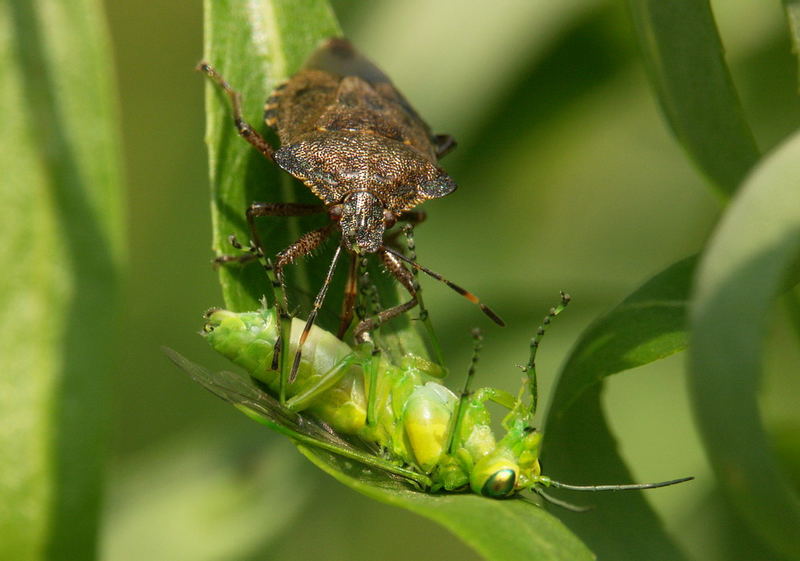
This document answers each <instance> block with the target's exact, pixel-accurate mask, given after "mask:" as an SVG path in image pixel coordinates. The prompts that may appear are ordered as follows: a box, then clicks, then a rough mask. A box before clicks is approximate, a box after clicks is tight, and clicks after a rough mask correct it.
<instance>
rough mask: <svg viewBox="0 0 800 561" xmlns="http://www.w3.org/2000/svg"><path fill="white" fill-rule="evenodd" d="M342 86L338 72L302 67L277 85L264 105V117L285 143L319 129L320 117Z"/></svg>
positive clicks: (333, 101)
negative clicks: (336, 73) (335, 74)
mask: <svg viewBox="0 0 800 561" xmlns="http://www.w3.org/2000/svg"><path fill="white" fill-rule="evenodd" d="M338 87H339V78H338V77H337V76H333V75H331V74H330V73H327V72H322V71H319V70H302V71H300V72H298V73H297V74H295V75H294V76H292V77H291V78H290V79H289V80H288V81H287V82H284V83H283V84H281V85H280V86H278V87H277V88H275V91H274V92H273V93H272V95H271V96H270V97H269V98H268V99H267V103H266V106H265V107H264V120H265V121H266V123H267V125H269V126H270V127H272V128H273V129H274V130H275V132H276V133H277V135H278V138H279V139H280V141H281V146H287V145H290V144H294V143H295V142H298V141H299V140H300V139H301V138H303V137H304V136H305V135H307V134H309V133H313V132H316V131H317V130H318V123H319V120H320V117H321V116H322V114H323V113H325V111H327V109H328V107H330V105H331V104H333V103H335V102H336V90H337V89H338Z"/></svg>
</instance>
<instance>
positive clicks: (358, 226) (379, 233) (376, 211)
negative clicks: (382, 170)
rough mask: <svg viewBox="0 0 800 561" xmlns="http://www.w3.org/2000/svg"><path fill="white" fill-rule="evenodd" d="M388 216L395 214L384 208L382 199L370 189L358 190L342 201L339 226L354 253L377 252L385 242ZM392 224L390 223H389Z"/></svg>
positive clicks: (391, 216)
mask: <svg viewBox="0 0 800 561" xmlns="http://www.w3.org/2000/svg"><path fill="white" fill-rule="evenodd" d="M387 217H390V219H391V221H392V222H393V221H394V215H392V214H391V213H388V212H387V211H385V210H384V208H383V204H382V203H381V201H380V199H379V198H378V197H376V196H375V195H373V194H372V193H369V192H368V191H356V192H355V193H352V194H350V195H348V196H347V197H346V198H345V200H344V202H343V203H342V210H341V218H340V220H339V226H340V227H341V229H342V238H343V239H344V243H345V244H346V245H347V247H348V249H350V251H352V252H353V253H357V254H362V253H375V252H376V251H378V248H380V246H381V244H382V243H383V232H384V230H385V229H386V226H387ZM389 225H390V224H389Z"/></svg>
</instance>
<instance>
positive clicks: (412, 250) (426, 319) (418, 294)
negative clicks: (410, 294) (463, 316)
mask: <svg viewBox="0 0 800 561" xmlns="http://www.w3.org/2000/svg"><path fill="white" fill-rule="evenodd" d="M403 233H404V234H405V236H406V247H407V248H408V258H409V259H411V260H412V261H416V260H417V245H416V243H415V242H414V225H413V224H406V225H405V226H403ZM411 274H412V275H413V283H414V297H415V298H416V299H417V305H418V306H419V319H420V321H422V324H423V325H424V326H425V331H426V332H427V333H428V338H429V339H430V343H431V347H432V349H433V354H434V359H435V360H436V362H437V363H439V364H444V355H443V354H442V346H441V344H440V343H439V337H438V336H437V335H436V331H434V329H433V323H432V322H431V317H430V314H428V309H427V308H426V307H425V302H424V301H423V300H422V286H421V285H420V284H419V278H418V277H419V270H418V269H417V268H412V271H411Z"/></svg>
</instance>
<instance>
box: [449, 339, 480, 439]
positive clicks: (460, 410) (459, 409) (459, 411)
mask: <svg viewBox="0 0 800 561" xmlns="http://www.w3.org/2000/svg"><path fill="white" fill-rule="evenodd" d="M472 339H473V347H472V359H470V361H469V369H468V370H467V377H466V378H465V379H464V389H462V390H461V397H460V398H459V400H458V404H457V405H456V410H455V412H454V414H453V419H455V421H454V422H453V428H452V430H451V432H450V438H449V440H448V443H447V448H446V449H447V450H448V451H449V452H450V453H451V454H452V453H454V452H455V448H456V444H457V435H458V433H459V431H460V430H461V422H462V420H463V418H464V412H465V409H464V402H465V401H466V400H467V398H468V397H469V394H470V390H469V388H470V385H472V379H473V378H474V377H475V370H476V367H477V365H478V357H479V356H480V353H481V348H482V347H483V335H482V334H481V330H480V329H478V328H475V329H473V330H472Z"/></svg>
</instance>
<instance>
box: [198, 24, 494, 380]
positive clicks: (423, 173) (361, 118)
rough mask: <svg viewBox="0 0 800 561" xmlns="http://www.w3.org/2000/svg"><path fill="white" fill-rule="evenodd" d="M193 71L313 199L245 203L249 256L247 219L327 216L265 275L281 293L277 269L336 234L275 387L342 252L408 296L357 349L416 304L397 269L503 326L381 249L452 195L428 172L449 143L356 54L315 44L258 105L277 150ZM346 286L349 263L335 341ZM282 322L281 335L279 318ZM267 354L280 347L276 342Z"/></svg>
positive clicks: (209, 71)
mask: <svg viewBox="0 0 800 561" xmlns="http://www.w3.org/2000/svg"><path fill="white" fill-rule="evenodd" d="M198 68H199V69H200V70H201V71H202V72H204V73H205V74H206V75H207V76H208V77H209V78H210V79H211V80H213V81H214V83H216V84H217V85H218V86H219V87H221V88H222V89H223V90H224V91H225V93H226V94H227V95H228V97H229V98H230V101H231V105H232V107H233V118H234V122H235V124H236V128H237V130H238V132H239V134H240V135H241V136H242V137H243V138H244V139H245V140H247V141H248V142H249V143H250V144H252V145H253V146H254V147H255V148H256V149H257V150H258V151H259V152H261V153H262V154H263V155H264V156H265V157H267V158H268V159H270V160H272V161H273V162H275V164H277V165H278V166H279V167H280V168H281V169H283V170H285V171H286V172H288V173H289V174H291V175H292V176H294V177H296V178H297V179H299V180H301V181H302V182H303V183H304V184H305V185H306V186H308V187H309V189H311V191H312V192H313V193H314V194H315V195H316V196H317V197H319V199H320V200H321V201H322V204H319V205H307V204H297V203H266V202H254V203H252V204H251V205H250V207H249V208H248V209H247V221H248V224H249V227H250V230H251V235H252V243H253V247H254V249H255V251H256V252H260V253H262V254H263V247H262V245H261V242H260V241H259V237H258V233H257V231H256V228H255V218H256V217H259V216H303V215H310V214H317V213H320V214H321V213H327V215H328V216H329V218H330V223H329V224H328V225H326V226H324V227H322V228H320V229H317V230H313V231H311V232H307V233H305V234H303V235H302V236H301V237H300V238H299V239H298V240H297V241H296V242H294V243H293V244H291V245H290V246H289V247H287V248H286V249H284V250H283V251H281V252H279V253H278V254H277V256H276V258H275V261H274V265H273V269H274V275H272V277H273V279H274V281H275V282H276V283H278V284H279V286H280V288H281V289H283V288H284V276H283V267H284V266H285V265H286V264H288V263H291V262H292V261H294V260H295V259H297V258H299V257H302V256H305V255H307V254H309V253H310V252H312V251H313V250H314V249H316V248H317V247H319V246H320V244H321V243H322V242H323V241H324V240H325V239H327V238H328V237H329V236H330V235H331V234H332V233H334V232H335V231H337V230H339V231H341V234H342V237H341V242H340V243H339V245H338V246H337V247H336V250H335V253H334V256H333V259H332V261H331V264H330V266H329V268H328V274H327V276H326V279H325V281H324V283H323V285H322V287H321V288H320V290H319V293H318V294H317V297H316V298H315V301H314V305H313V308H312V310H311V312H310V313H309V316H308V319H307V322H306V326H305V329H304V330H303V332H302V334H301V336H300V340H299V343H298V345H297V351H296V353H295V357H294V362H293V364H292V368H291V372H290V373H289V374H288V377H287V376H286V371H287V368H286V366H288V364H287V363H285V362H282V363H281V365H282V366H281V372H282V374H283V376H282V377H283V378H284V384H283V385H284V386H285V384H286V383H287V382H291V381H292V380H293V379H294V377H295V375H296V373H297V368H298V366H299V364H300V357H301V353H302V347H303V344H304V343H305V341H306V339H307V337H308V334H309V332H310V330H311V326H312V325H313V323H314V321H315V318H316V315H317V313H318V311H319V308H320V306H321V305H322V302H323V300H324V297H325V293H326V291H327V289H328V286H329V284H330V279H331V278H332V276H333V272H334V269H335V267H336V263H337V261H338V259H339V257H340V256H341V254H342V250H345V251H347V252H349V253H351V254H352V256H353V259H352V262H353V263H355V261H356V260H357V258H358V257H359V256H363V255H366V254H369V253H376V254H377V255H378V256H379V257H380V259H381V261H382V262H383V264H384V266H385V267H386V269H387V270H388V271H389V272H390V273H391V274H392V275H393V276H394V277H395V278H396V279H397V280H398V281H399V282H400V284H402V285H403V286H404V287H405V288H406V290H408V292H409V293H410V295H411V299H410V300H409V301H408V302H405V303H402V304H399V305H397V306H394V307H392V308H389V309H386V310H383V311H380V312H378V313H376V314H375V315H374V316H372V317H368V318H364V319H362V321H360V322H359V323H358V325H357V326H356V328H355V331H354V338H355V340H356V342H357V343H363V342H365V341H368V340H369V332H370V331H371V330H373V329H375V328H377V327H378V326H379V325H381V324H382V323H383V322H385V321H388V320H389V319H391V318H393V317H395V316H397V315H399V314H402V313H404V312H406V311H408V310H410V309H411V308H413V307H414V306H416V305H417V304H418V298H417V291H418V287H417V285H416V284H415V282H414V278H413V275H412V273H411V272H410V271H409V269H407V268H406V267H405V265H404V263H405V264H408V265H410V266H411V267H413V268H415V269H417V270H419V271H423V272H424V273H426V274H428V275H430V276H432V277H433V278H435V279H437V280H439V281H442V282H444V283H445V284H447V285H448V286H450V287H451V288H452V289H454V290H455V291H456V292H458V293H460V294H462V295H463V296H465V297H466V298H467V299H469V300H470V301H471V302H473V303H475V304H477V305H478V306H480V308H481V310H483V312H484V313H485V314H486V315H488V316H489V317H490V318H491V319H492V320H493V321H494V322H495V323H497V324H498V325H501V326H502V325H504V323H503V320H502V319H500V317H499V316H498V315H497V314H495V313H494V312H493V311H492V310H491V309H490V308H489V307H488V306H486V305H485V304H483V303H481V302H480V300H479V299H478V298H477V297H476V296H475V295H474V294H472V293H471V292H468V291H467V290H464V289H463V288H461V287H460V286H457V285H456V284H453V283H452V282H450V281H448V280H447V279H445V278H444V277H442V276H441V275H439V274H438V273H435V272H433V271H431V270H430V269H428V268H426V267H423V266H422V265H419V264H418V263H416V262H415V261H414V260H412V259H410V258H409V257H407V256H405V255H403V254H402V253H400V252H398V251H396V250H395V249H393V248H391V247H389V246H388V245H387V244H386V243H384V233H385V231H386V230H387V229H388V228H391V227H392V226H393V225H394V224H395V223H397V222H398V221H406V222H410V223H415V222H420V221H421V220H422V219H423V217H424V214H423V213H421V212H419V211H414V210H413V209H414V207H416V206H417V205H419V204H420V203H422V202H424V201H426V200H428V199H435V198H439V197H444V196H445V195H449V194H450V193H452V192H453V191H454V190H455V189H456V184H455V182H454V181H453V180H452V179H451V178H450V176H449V175H448V174H447V173H446V172H445V171H444V170H443V169H441V168H440V167H439V166H438V165H437V164H438V160H439V158H441V157H442V156H444V155H445V154H446V153H447V152H448V151H450V150H451V149H452V148H453V147H454V146H455V142H454V140H453V138H452V137H451V136H449V135H434V134H432V133H431V129H430V128H429V127H428V125H427V124H426V123H425V122H424V121H423V120H422V119H421V118H420V117H419V115H418V114H417V113H416V111H414V109H413V108H412V107H411V105H409V103H408V102H407V101H406V99H405V98H404V97H403V96H402V95H401V94H400V92H398V91H397V89H396V88H395V87H394V85H393V84H392V83H391V81H390V80H389V78H388V77H387V76H386V75H385V74H384V73H383V72H381V71H380V70H379V69H378V68H377V67H376V66H375V65H374V64H372V63H371V62H370V61H368V60H367V59H366V58H364V57H363V56H361V55H360V54H359V53H358V52H356V51H355V49H354V48H353V47H352V45H351V44H350V42H349V41H347V40H345V39H337V38H334V39H328V40H327V41H325V42H324V43H323V44H322V46H321V47H319V48H318V49H317V50H316V51H315V52H314V53H313V54H312V55H311V57H310V58H309V59H308V60H307V62H306V64H305V66H304V67H303V69H301V70H300V71H299V72H298V73H297V74H295V75H294V76H293V77H292V78H290V79H289V80H288V81H287V82H285V83H284V84H282V85H280V86H278V87H277V88H276V89H275V91H274V92H273V94H272V95H271V96H270V97H269V98H268V99H267V102H266V107H265V113H264V117H265V120H266V123H267V125H268V126H270V127H271V128H272V129H273V130H274V131H275V132H276V134H277V136H278V138H279V139H280V143H281V146H280V148H278V149H275V148H273V147H272V146H271V145H270V144H269V143H268V142H267V141H266V140H265V139H264V138H263V137H262V136H261V135H260V134H259V133H258V132H257V131H256V130H255V129H254V128H253V127H252V126H251V125H250V124H248V123H247V122H246V121H245V120H244V118H243V117H242V112H241V108H240V103H241V102H240V96H239V94H238V93H237V92H236V91H235V90H233V88H232V87H231V86H230V85H229V84H228V83H227V82H226V81H225V79H224V78H223V77H222V76H221V75H220V74H219V73H217V71H216V70H215V69H214V68H213V67H211V66H210V65H209V64H207V63H201V64H200V65H199V67H198ZM223 260H225V259H224V258H223ZM356 284H357V282H356V267H355V265H354V264H351V267H350V272H349V275H348V281H347V283H346V287H347V288H346V292H345V299H344V302H345V306H344V307H343V310H344V311H343V314H342V316H343V317H342V319H341V326H342V327H341V328H340V336H342V335H343V333H344V331H345V330H346V329H347V327H348V326H349V325H350V323H351V322H352V319H353V308H354V302H355V298H356V293H357V289H356ZM277 307H279V313H280V314H281V316H282V317H284V318H288V317H289V314H288V311H287V304H286V300H285V293H284V301H283V302H278V303H277ZM283 323H284V324H286V325H287V327H286V330H285V332H286V333H285V334H286V335H288V320H285V321H284V322H283ZM276 346H277V347H278V348H280V347H281V342H280V340H279V341H278V343H277V344H276ZM286 348H288V345H286ZM277 354H278V353H276V355H277ZM280 354H281V355H285V354H287V353H280ZM275 361H276V362H275V363H274V364H275V365H277V359H275Z"/></svg>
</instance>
